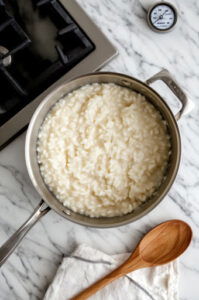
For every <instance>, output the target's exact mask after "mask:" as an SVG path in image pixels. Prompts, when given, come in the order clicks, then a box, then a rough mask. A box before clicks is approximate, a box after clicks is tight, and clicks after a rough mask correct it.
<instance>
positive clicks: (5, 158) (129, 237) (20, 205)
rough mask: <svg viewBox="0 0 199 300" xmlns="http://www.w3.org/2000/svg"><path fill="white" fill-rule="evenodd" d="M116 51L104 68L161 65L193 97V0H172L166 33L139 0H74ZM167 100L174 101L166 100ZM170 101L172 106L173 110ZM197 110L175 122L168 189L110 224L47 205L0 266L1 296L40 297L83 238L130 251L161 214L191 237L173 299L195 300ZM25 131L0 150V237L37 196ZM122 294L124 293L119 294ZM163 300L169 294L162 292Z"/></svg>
mask: <svg viewBox="0 0 199 300" xmlns="http://www.w3.org/2000/svg"><path fill="white" fill-rule="evenodd" d="M78 2H79V3H80V4H81V5H82V6H83V8H84V9H85V10H86V11H87V12H88V14H89V15H90V16H91V17H92V18H93V19H94V21H95V22H96V23H97V24H98V25H99V26H100V28H101V29H102V30H103V31H104V33H105V34H106V35H107V36H108V37H109V38H110V40H112V41H113V43H114V44H115V46H116V47H117V48H118V50H119V56H118V57H117V58H115V59H114V60H113V61H112V62H110V63H109V64H108V65H106V67H105V68H104V69H103V70H110V71H116V72H121V73H126V74H130V75H132V76H134V77H137V78H139V79H141V80H145V79H147V78H148V77H150V76H151V75H153V74H154V73H156V72H158V71H159V70H160V69H162V68H163V67H164V68H167V69H168V70H170V72H171V73H173V74H174V75H175V77H176V79H177V80H178V81H179V82H180V83H181V86H182V87H183V88H184V89H185V90H186V91H187V93H188V94H189V97H190V98H191V99H192V100H193V101H194V102H195V103H196V104H197V101H198V100H199V95H198V87H199V84H198V80H199V17H198V16H199V2H198V1H196V0H189V1H187V0H178V1H177V2H178V5H179V6H180V7H179V10H180V18H179V22H178V25H177V27H176V29H175V30H174V31H172V32H171V33H168V34H157V33H154V32H152V31H151V30H150V29H149V28H148V26H147V25H146V22H145V11H144V9H143V7H142V6H141V5H140V2H139V1H138V0H117V1H113V0H101V1H97V0H87V1H83V0H79V1H78ZM154 88H156V89H157V90H158V91H159V92H160V93H161V94H162V95H164V96H165V97H166V99H167V100H168V101H169V102H170V103H176V100H175V98H174V97H173V96H172V95H171V93H170V92H168V90H167V89H166V88H165V87H164V86H163V84H161V83H156V84H154ZM172 106H173V105H172ZM176 108H177V106H176V105H174V110H176ZM198 113H199V110H198V108H197V107H195V109H194V111H193V112H192V113H191V114H190V115H188V116H187V117H185V118H183V119H182V120H181V121H180V123H179V127H180V132H181V137H182V160H181V166H180V170H179V173H178V176H177V178H176V181H175V183H174V185H173V187H172V188H171V190H170V192H169V194H168V195H167V196H166V197H165V199H164V200H163V201H162V202H161V204H160V205H158V207H156V208H155V209H154V210H153V211H152V212H151V213H149V214H148V215H147V216H145V217H143V218H142V219H140V220H139V221H137V222H135V223H133V224H130V225H127V226H123V227H119V228H112V229H93V228H86V227H82V226H79V225H76V224H73V223H71V222H69V221H67V220H65V219H63V218H62V217H60V216H59V215H58V214H56V213H55V212H53V211H51V212H49V213H48V215H46V216H45V217H44V218H43V219H42V220H41V221H39V222H38V223H37V224H36V225H35V227H34V228H33V229H32V230H31V231H30V232H29V234H28V235H27V237H26V238H25V239H24V240H23V242H22V243H21V245H20V246H19V247H18V248H17V249H16V251H15V252H14V254H13V255H12V256H11V257H10V258H9V260H8V261H7V262H6V264H5V265H3V267H2V268H1V271H0V299H1V300H8V299H9V300H12V299H24V300H26V299H42V297H43V295H44V293H45V290H46V288H47V286H48V285H49V283H50V282H51V280H52V278H53V276H54V274H55V272H56V269H57V267H58V265H59V263H60V262H61V260H62V257H63V255H64V254H69V253H70V252H71V250H73V249H74V247H75V246H76V245H77V244H79V243H82V242H84V243H87V244H88V245H91V246H94V247H96V248H98V249H100V250H103V251H105V252H107V253H109V254H116V253H121V252H126V251H131V250H132V249H133V247H134V246H135V244H136V243H137V241H138V240H139V238H140V237H141V236H142V234H143V233H144V232H146V230H147V229H149V228H151V227H152V226H154V225H155V224H158V223H160V222H162V221H164V220H167V219H172V218H179V219H183V220H185V221H187V222H188V223H189V224H190V225H191V227H192V229H193V232H194V236H193V242H192V244H191V246H190V248H189V249H188V251H187V252H186V253H185V254H184V255H183V256H182V257H181V258H180V299H181V300H198V299H199V259H198V258H199V230H198V229H199V198H198V195H199V150H198V145H199V114H198ZM24 140H25V133H24V134H22V135H21V136H20V137H18V138H17V139H16V140H15V141H14V142H12V143H11V144H10V145H9V146H7V147H6V148H5V149H4V150H2V151H1V152H0V243H3V242H4V241H5V240H6V239H7V238H8V237H9V236H10V235H11V234H12V233H13V232H14V231H15V230H16V229H17V228H18V227H19V226H20V225H21V224H22V223H23V222H24V221H25V219H26V218H27V217H28V216H29V215H30V213H31V212H32V211H33V208H34V207H36V206H37V204H38V203H39V201H40V197H39V195H38V194H37V192H36V191H35V190H34V188H33V186H32V184H31V182H30V179H29V177H28V174H27V170H26V166H25V160H24ZM121 300H123V299H121ZM168 300H170V299H168Z"/></svg>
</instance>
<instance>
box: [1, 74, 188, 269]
mask: <svg viewBox="0 0 199 300" xmlns="http://www.w3.org/2000/svg"><path fill="white" fill-rule="evenodd" d="M156 80H162V81H163V82H164V83H165V84H166V85H167V86H168V87H169V88H170V89H171V90H172V92H173V93H174V94H175V95H176V96H177V98H178V100H179V101H180V102H181V104H182V106H181V109H180V110H179V112H178V113H177V114H176V116H174V115H173V113H172V112H171V110H170V108H169V107H168V105H167V104H166V102H165V101H164V100H163V99H162V97H161V96H160V95H159V94H158V93H157V92H156V91H154V90H153V89H152V88H151V87H149V84H150V83H152V82H154V81H156ZM94 82H101V83H102V82H109V83H110V82H112V83H116V84H118V85H121V86H124V87H128V88H130V89H132V90H134V91H137V92H138V93H141V94H143V95H144V96H146V97H147V99H148V100H149V101H151V103H153V104H154V106H155V107H156V108H157V109H158V110H159V111H160V112H161V114H162V116H163V118H164V119H165V120H166V121H167V124H168V131H169V133H170V136H171V144H172V155H171V159H170V162H169V167H168V171H167V176H166V180H165V181H164V182H163V183H162V185H161V186H160V188H159V189H158V191H157V193H155V195H154V196H153V197H151V198H150V199H149V200H148V201H147V202H146V203H144V204H143V205H142V206H140V207H139V208H138V209H136V210H135V211H133V212H132V213H129V214H127V215H124V216H120V217H111V218H110V217H109V218H105V217H103V218H90V217H87V216H83V215H80V214H78V213H75V212H73V211H71V210H70V209H67V208H66V207H64V206H63V205H62V204H61V203H60V202H59V201H57V199H56V198H55V196H54V195H53V194H52V193H51V192H50V191H49V190H48V188H47V186H46V185H45V183H44V181H43V179H42V177H41V174H40V170H39V166H38V163H37V155H36V143H37V137H38V131H39V128H40V126H41V124H42V122H43V120H44V118H45V116H46V114H47V113H48V111H49V109H50V108H51V107H52V105H54V104H55V102H56V101H57V100H58V99H60V98H61V97H63V96H64V95H65V94H67V93H69V92H71V91H72V90H74V89H77V88H79V87H80V86H82V85H85V84H88V83H94ZM191 104H192V103H191V102H190V100H188V98H187V97H186V95H185V93H184V92H183V91H182V90H181V88H180V87H179V85H178V84H177V83H176V81H175V80H174V79H172V77H171V75H170V74H169V72H168V71H167V70H162V71H161V72H159V73H157V74H156V75H154V76H153V77H151V78H150V79H148V80H147V82H146V83H143V82H141V81H140V80H138V79H135V78H133V77H130V76H126V75H123V74H118V73H110V72H106V73H92V74H87V75H83V76H81V77H78V78H76V79H74V80H72V81H70V82H68V83H65V84H63V85H61V86H59V87H58V88H57V89H56V90H54V91H52V92H51V93H50V94H49V95H47V96H46V97H45V98H44V99H43V101H42V103H41V104H40V105H39V106H38V108H37V110H36V111H35V113H34V115H33V117H32V119H31V122H30V125H29V127H28V131H27V135H26V145H25V156H26V165H27V169H28V173H29V175H30V178H31V181H32V183H33V185H34V187H35V188H36V190H37V191H38V193H39V194H40V196H41V198H42V199H44V200H42V201H41V202H40V204H39V205H38V207H37V208H36V209H35V211H34V212H33V214H32V215H31V217H30V218H29V219H28V220H27V221H26V222H25V223H24V224H23V225H22V226H21V227H20V228H19V229H18V230H17V231H16V232H15V233H14V234H13V235H12V236H11V237H10V239H9V240H8V241H7V242H6V243H5V244H4V245H3V246H2V247H1V248H0V265H2V264H3V263H4V262H5V260H6V259H7V258H8V256H9V255H10V254H11V253H12V252H13V250H14V249H15V248H16V246H17V245H18V244H19V242H20V241H21V239H22V238H23V237H24V236H25V234H26V233H27V232H28V231H29V229H30V228H31V227H32V226H33V225H34V224H35V223H36V222H37V221H38V220H39V219H40V218H41V217H42V216H43V215H45V214H46V213H47V212H48V211H49V210H50V209H51V208H52V209H54V210H55V211H56V212H57V213H59V214H60V215H62V216H63V217H64V218H66V219H68V220H70V221H73V222H76V223H78V224H81V225H86V226H93V227H101V228H106V227H114V226H120V225H124V224H127V223H130V222H133V221H135V220H137V219H138V218H140V217H142V216H144V215H145V214H146V213H148V212H149V211H151V210H152V209H153V208H154V207H155V206H156V205H157V204H158V203H160V201H161V200H162V199H163V198H164V196H165V195H166V194H167V193H168V191H169V189H170V187H171V185H172V183H173V182H174V179H175V177H176V174H177V171H178V167H179V163H180V154H181V143H180V134H179V129H178V125H177V122H176V120H179V119H180V117H181V116H182V115H183V114H186V113H187V112H189V110H190V109H191Z"/></svg>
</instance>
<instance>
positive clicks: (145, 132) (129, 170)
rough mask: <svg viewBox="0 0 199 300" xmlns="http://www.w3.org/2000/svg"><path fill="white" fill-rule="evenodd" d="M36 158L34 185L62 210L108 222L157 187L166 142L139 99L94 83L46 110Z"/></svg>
mask: <svg viewBox="0 0 199 300" xmlns="http://www.w3.org/2000/svg"><path fill="white" fill-rule="evenodd" d="M37 150H38V162H39V165H40V170H41V174H42V177H43V179H44V181H45V183H46V185H47V186H48V188H49V189H50V190H51V191H52V192H53V193H54V195H55V196H56V197H57V199H58V200H59V201H61V202H62V203H63V205H64V206H67V207H68V208H70V209H72V210H73V211H75V212H78V213H81V214H84V215H88V216H91V217H101V216H107V217H111V216H119V215H124V214H127V213H129V212H131V211H132V210H134V209H135V208H136V207H138V206H139V205H140V204H141V203H143V202H144V201H146V200H147V198H149V197H150V196H151V195H152V194H153V193H154V191H155V190H156V189H157V187H158V186H159V185H160V183H161V181H162V179H163V176H164V172H165V169H166V167H167V164H168V159H169V153H170V138H169V135H168V133H167V130H166V124H165V121H163V119H162V117H161V114H160V113H159V111H158V110H156V109H155V107H154V106H153V105H152V104H151V103H149V102H148V101H147V100H146V98H145V97H144V96H142V95H140V94H138V93H136V92H133V91H132V90H130V89H128V88H124V87H121V86H118V85H115V84H112V83H107V84H98V83H94V84H90V85H85V86H83V87H81V88H79V89H77V90H75V91H73V92H71V93H69V94H67V95H66V96H64V98H63V99H60V100H59V101H58V102H57V103H56V104H55V105H54V106H53V107H52V109H51V110H50V112H49V113H48V114H47V116H46V119H45V120H44V123H43V125H42V127H41V130H40V132H39V136H38V147H37Z"/></svg>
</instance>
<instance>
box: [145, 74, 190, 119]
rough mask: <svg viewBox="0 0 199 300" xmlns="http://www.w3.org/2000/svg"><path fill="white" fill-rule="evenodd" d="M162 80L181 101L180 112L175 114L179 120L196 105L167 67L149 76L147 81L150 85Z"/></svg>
mask: <svg viewBox="0 0 199 300" xmlns="http://www.w3.org/2000/svg"><path fill="white" fill-rule="evenodd" d="M157 80H162V81H163V82H164V83H165V84H166V85H167V86H168V87H169V88H170V90H171V91H172V92H173V93H174V94H175V95H176V97H177V98H178V100H179V101H180V102H181V104H182V106H181V109H180V110H179V112H178V113H177V114H176V115H175V118H176V120H177V121H178V120H179V119H180V118H181V117H182V116H183V115H186V114H188V113H189V112H190V111H191V110H192V109H193V107H194V103H193V102H192V101H191V100H190V99H189V98H188V97H187V96H186V94H185V93H184V92H183V90H182V89H181V87H180V86H179V84H178V83H177V82H176V80H174V79H173V77H172V75H171V74H170V72H169V71H168V70H166V69H163V70H162V71H160V72H158V73H157V74H155V75H153V76H152V77H151V78H149V79H148V80H147V81H146V83H147V84H148V85H149V84H151V83H152V82H154V81H157Z"/></svg>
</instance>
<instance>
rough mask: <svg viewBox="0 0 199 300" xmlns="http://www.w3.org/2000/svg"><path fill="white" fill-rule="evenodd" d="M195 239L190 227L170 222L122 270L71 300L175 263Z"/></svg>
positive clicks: (157, 229) (149, 237)
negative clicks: (127, 276)
mask: <svg viewBox="0 0 199 300" xmlns="http://www.w3.org/2000/svg"><path fill="white" fill-rule="evenodd" d="M191 238H192V230H191V228H190V226H189V225H188V224H187V223H185V222H183V221H181V220H170V221H167V222H164V223H162V224H160V225H158V226H156V227H154V228H153V229H152V230H150V231H149V232H148V233H147V234H146V235H145V236H144V237H143V239H142V240H141V241H140V243H139V244H138V246H137V247H136V249H135V250H134V251H133V253H132V254H131V255H130V257H129V258H128V259H127V260H126V261H125V262H124V263H123V264H122V265H121V266H119V267H118V268H117V269H116V270H114V271H112V272H111V273H110V274H108V275H107V276H105V277H104V278H102V279H100V280H99V281H97V282H96V283H94V284H93V285H91V286H90V287H88V288H87V289H86V290H84V291H83V292H81V293H79V294H78V295H77V296H75V297H73V298H72V299H71V300H84V299H87V298H89V297H90V296H91V295H93V294H94V293H96V292H97V291H98V290H100V289H102V288H103V287H104V286H105V285H107V284H109V283H111V282H112V281H113V280H115V279H117V278H119V277H121V276H123V275H125V274H127V273H129V272H132V271H135V270H138V269H142V268H148V267H153V266H159V265H163V264H166V263H169V262H171V261H172V260H174V259H176V258H177V257H178V256H180V255H181V254H182V253H183V252H184V251H185V250H186V249H187V247H188V246H189V244H190V242H191Z"/></svg>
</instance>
